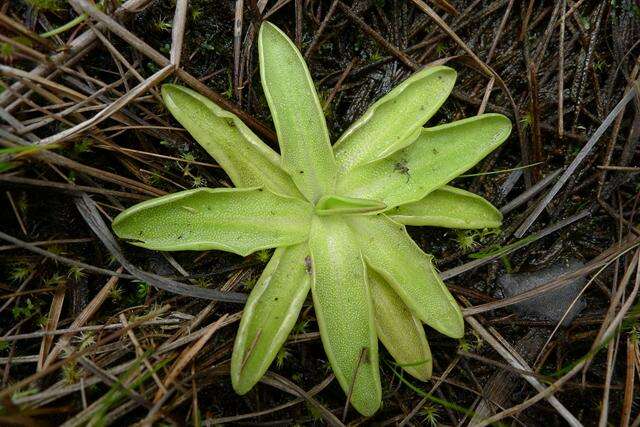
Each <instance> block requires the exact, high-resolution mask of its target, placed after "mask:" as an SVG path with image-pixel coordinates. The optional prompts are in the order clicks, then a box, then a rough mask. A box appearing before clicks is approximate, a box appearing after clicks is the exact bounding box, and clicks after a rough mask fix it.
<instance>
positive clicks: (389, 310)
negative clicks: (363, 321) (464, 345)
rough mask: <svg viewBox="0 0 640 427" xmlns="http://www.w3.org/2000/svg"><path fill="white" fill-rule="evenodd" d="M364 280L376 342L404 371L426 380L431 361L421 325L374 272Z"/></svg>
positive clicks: (429, 374)
mask: <svg viewBox="0 0 640 427" xmlns="http://www.w3.org/2000/svg"><path fill="white" fill-rule="evenodd" d="M367 278H368V281H369V286H370V288H371V299H372V300H373V309H374V310H373V311H374V313H375V316H376V331H377V332H378V338H380V341H382V344H384V346H385V348H386V349H387V351H388V352H389V353H391V356H393V358H394V359H395V360H396V361H397V362H398V363H399V364H400V366H401V367H402V368H403V369H404V370H405V371H407V372H408V373H409V374H411V375H413V376H414V377H416V378H418V379H419V380H422V381H426V380H428V379H429V378H431V372H432V367H433V359H432V358H431V350H430V349H429V343H428V342H427V336H426V335H425V333H424V327H423V326H422V322H420V320H419V319H417V318H416V317H415V316H414V315H413V313H411V311H410V310H409V309H408V308H407V305H406V304H405V303H404V302H402V300H401V299H400V297H398V294H396V293H395V291H394V290H393V289H392V288H391V286H389V284H388V283H387V281H386V280H384V278H383V277H382V276H380V275H379V274H378V273H376V272H375V270H372V269H371V268H369V269H368V270H367Z"/></svg>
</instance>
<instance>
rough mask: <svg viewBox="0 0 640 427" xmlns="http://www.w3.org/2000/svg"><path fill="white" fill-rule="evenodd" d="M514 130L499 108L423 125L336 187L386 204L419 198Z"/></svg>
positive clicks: (492, 147)
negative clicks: (409, 140)
mask: <svg viewBox="0 0 640 427" xmlns="http://www.w3.org/2000/svg"><path fill="white" fill-rule="evenodd" d="M510 131H511V122H510V121H509V119H508V118H506V117H505V116H502V115H500V114H484V115H482V116H476V117H472V118H469V119H464V120H460V121H457V122H453V123H449V124H446V125H441V126H436V127H432V128H425V129H424V130H423V131H422V134H421V135H420V137H419V138H418V139H417V140H416V141H415V142H414V143H413V144H411V145H409V146H408V147H406V148H404V149H402V150H400V151H397V152H396V153H394V154H392V155H391V156H389V157H386V158H384V159H381V160H377V161H375V162H372V163H368V164H366V165H362V166H358V167H356V168H354V169H353V170H351V171H350V172H349V173H347V174H346V175H345V176H343V177H341V179H340V180H339V181H338V184H337V185H338V189H337V193H338V194H340V195H343V196H348V197H357V198H363V199H373V200H380V201H382V202H383V203H385V204H386V205H387V208H388V209H390V208H394V207H396V206H399V205H402V204H405V203H411V202H416V201H418V200H420V199H422V198H423V197H424V196H426V195H427V194H429V193H430V192H432V191H433V190H435V189H436V188H439V187H442V186H443V185H444V184H446V183H447V182H449V181H451V180H452V179H453V178H455V177H457V176H458V175H460V174H461V173H463V172H465V171H466V170H468V169H470V168H471V167H473V166H474V165H475V164H476V163H478V162H479V161H480V160H482V158H483V157H485V156H486V155H487V154H489V153H490V152H491V151H492V150H494V149H495V148H497V147H498V146H499V145H500V144H502V142H504V140H505V139H506V138H507V137H508V136H509V132H510Z"/></svg>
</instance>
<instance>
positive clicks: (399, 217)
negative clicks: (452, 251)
mask: <svg viewBox="0 0 640 427" xmlns="http://www.w3.org/2000/svg"><path fill="white" fill-rule="evenodd" d="M387 215H389V216H390V217H391V219H393V220H394V221H397V222H399V223H401V224H405V225H427V226H433V227H446V228H467V229H474V228H497V227H500V225H501V224H502V214H501V213H500V211H499V210H498V209H496V208H495V207H494V206H493V205H492V204H491V203H489V202H488V201H486V200H485V199H484V198H482V197H480V196H478V195H477V194H473V193H470V192H468V191H465V190H461V189H459V188H455V187H451V186H448V185H445V186H444V187H440V188H438V189H437V190H434V191H432V192H431V193H429V194H427V195H426V196H425V197H423V198H422V199H420V200H418V201H417V202H413V203H407V204H406V205H400V206H396V207H395V208H393V209H391V210H390V211H388V212H387Z"/></svg>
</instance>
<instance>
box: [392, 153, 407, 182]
mask: <svg viewBox="0 0 640 427" xmlns="http://www.w3.org/2000/svg"><path fill="white" fill-rule="evenodd" d="M393 171H394V172H399V173H401V174H403V175H406V176H407V182H409V179H410V178H411V174H410V173H409V166H407V159H402V160H399V161H397V162H395V163H394V165H393Z"/></svg>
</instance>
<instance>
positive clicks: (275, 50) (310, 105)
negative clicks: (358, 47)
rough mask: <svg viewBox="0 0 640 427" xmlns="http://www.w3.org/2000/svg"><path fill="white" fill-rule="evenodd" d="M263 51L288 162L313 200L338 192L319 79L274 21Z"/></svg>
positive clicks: (263, 35)
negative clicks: (315, 81) (316, 81)
mask: <svg viewBox="0 0 640 427" xmlns="http://www.w3.org/2000/svg"><path fill="white" fill-rule="evenodd" d="M258 51H259V54H260V76H261V78H262V88H263V89H264V93H265V96H266V98H267V102H268V104H269V109H270V110H271V115H272V117H273V123H274V125H275V127H276V132H277V134H278V142H279V144H280V154H281V155H282V166H283V168H284V170H286V171H287V172H289V174H290V175H291V177H292V178H293V181H294V182H295V183H296V185H297V186H298V188H299V189H300V191H301V192H302V194H304V196H305V197H306V198H307V200H309V201H311V202H314V203H315V202H316V201H317V200H318V199H319V198H320V197H321V196H322V195H324V194H330V193H333V189H334V187H335V180H336V164H335V159H334V157H333V150H332V149H331V142H330V141H329V131H328V130H327V124H326V123H325V118H324V113H323V112H322V108H321V107H320V102H319V101H318V95H317V94H316V90H315V87H314V86H313V80H311V75H310V74H309V70H308V69H307V65H306V64H305V62H304V60H303V59H302V55H300V52H299V51H298V49H296V47H295V46H294V44H293V43H292V42H291V40H290V39H289V38H288V37H287V36H286V35H285V34H284V33H283V32H282V31H280V29H278V28H277V27H276V26H274V25H273V24H270V23H269V22H263V23H262V25H261V26H260V34H259V37H258Z"/></svg>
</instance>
